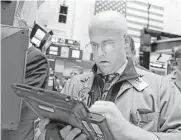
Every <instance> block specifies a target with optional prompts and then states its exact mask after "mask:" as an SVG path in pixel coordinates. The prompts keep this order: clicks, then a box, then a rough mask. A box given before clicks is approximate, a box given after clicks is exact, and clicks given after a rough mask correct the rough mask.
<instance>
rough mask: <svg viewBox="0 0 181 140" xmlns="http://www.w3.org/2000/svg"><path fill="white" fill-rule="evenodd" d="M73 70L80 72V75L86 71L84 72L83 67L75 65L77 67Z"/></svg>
mask: <svg viewBox="0 0 181 140" xmlns="http://www.w3.org/2000/svg"><path fill="white" fill-rule="evenodd" d="M72 68H74V69H78V70H79V71H80V74H82V73H83V72H84V70H83V68H82V67H81V66H77V65H75V66H73V67H72Z"/></svg>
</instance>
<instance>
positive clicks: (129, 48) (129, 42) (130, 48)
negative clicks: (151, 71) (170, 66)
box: [125, 35, 148, 71]
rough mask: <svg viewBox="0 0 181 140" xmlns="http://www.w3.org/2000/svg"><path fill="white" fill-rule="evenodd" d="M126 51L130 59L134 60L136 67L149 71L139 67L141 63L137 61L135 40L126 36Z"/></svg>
mask: <svg viewBox="0 0 181 140" xmlns="http://www.w3.org/2000/svg"><path fill="white" fill-rule="evenodd" d="M125 50H126V56H127V57H130V58H131V59H132V60H133V62H134V64H135V66H136V67H137V68H140V69H143V70H146V71H148V69H146V68H144V67H142V66H140V65H139V63H138V61H137V59H136V49H135V43H134V40H133V38H132V37H131V36H130V35H125Z"/></svg>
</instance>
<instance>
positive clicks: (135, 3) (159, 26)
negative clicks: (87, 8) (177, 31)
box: [95, 0, 164, 47]
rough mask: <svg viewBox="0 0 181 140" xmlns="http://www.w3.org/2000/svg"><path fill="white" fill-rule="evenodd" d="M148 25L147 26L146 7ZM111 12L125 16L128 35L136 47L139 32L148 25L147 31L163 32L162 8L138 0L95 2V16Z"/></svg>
mask: <svg viewBox="0 0 181 140" xmlns="http://www.w3.org/2000/svg"><path fill="white" fill-rule="evenodd" d="M149 6H150V9H149V24H148V7H149ZM107 10H113V11H117V12H120V13H122V14H124V15H125V17H126V19H127V22H128V33H129V34H130V35H131V36H132V37H133V39H134V41H135V45H136V47H137V46H139V42H140V30H141V29H143V28H144V27H147V26H148V25H149V29H154V30H160V31H162V30H163V21H164V8H163V7H161V6H157V5H153V4H151V5H149V4H148V3H145V2H143V1H139V0H128V1H126V0H124V1H123V0H96V3H95V14H97V13H100V12H103V11H107Z"/></svg>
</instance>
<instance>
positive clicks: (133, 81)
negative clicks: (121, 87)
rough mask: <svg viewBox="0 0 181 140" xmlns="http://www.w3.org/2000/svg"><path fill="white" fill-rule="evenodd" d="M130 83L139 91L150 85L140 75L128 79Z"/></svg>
mask: <svg viewBox="0 0 181 140" xmlns="http://www.w3.org/2000/svg"><path fill="white" fill-rule="evenodd" d="M128 81H129V82H130V84H132V85H133V86H134V87H135V88H136V89H137V90H138V91H142V90H144V89H145V88H147V87H149V85H148V84H147V83H146V82H145V81H144V80H143V79H141V78H140V77H138V78H136V79H131V80H128Z"/></svg>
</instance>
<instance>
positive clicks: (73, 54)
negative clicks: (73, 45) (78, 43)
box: [70, 49, 82, 60]
mask: <svg viewBox="0 0 181 140" xmlns="http://www.w3.org/2000/svg"><path fill="white" fill-rule="evenodd" d="M70 57H71V58H73V59H79V60H81V59H82V50H77V49H71V55H70Z"/></svg>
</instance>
